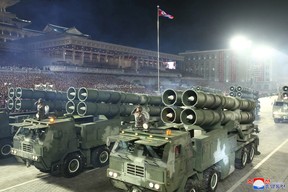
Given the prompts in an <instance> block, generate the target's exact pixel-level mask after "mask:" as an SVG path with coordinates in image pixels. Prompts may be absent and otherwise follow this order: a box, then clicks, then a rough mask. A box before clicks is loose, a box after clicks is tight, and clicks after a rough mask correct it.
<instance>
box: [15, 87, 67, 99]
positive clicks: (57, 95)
mask: <svg viewBox="0 0 288 192" xmlns="http://www.w3.org/2000/svg"><path fill="white" fill-rule="evenodd" d="M15 92H16V98H18V99H39V98H42V99H45V100H67V99H66V93H65V92H58V91H49V90H46V91H45V90H37V89H27V88H21V87H17V88H16V91H15Z"/></svg>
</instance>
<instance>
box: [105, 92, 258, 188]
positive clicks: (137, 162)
mask: <svg viewBox="0 0 288 192" xmlns="http://www.w3.org/2000/svg"><path fill="white" fill-rule="evenodd" d="M162 100H163V103H164V104H165V105H166V106H167V107H165V108H164V109H163V110H162V112H161V118H162V121H163V122H165V125H164V126H159V127H157V129H155V128H156V127H150V131H145V132H143V131H131V130H125V129H124V130H123V131H122V132H121V133H120V134H119V135H118V136H116V138H115V137H113V140H116V142H115V144H114V146H113V148H112V151H111V153H110V163H109V168H108V169H107V176H108V177H109V178H110V179H111V182H112V184H113V185H114V186H115V187H116V188H120V189H123V190H126V191H133V192H142V191H147V190H148V191H161V192H164V191H165V192H168V191H177V192H190V191H205V192H207V191H216V188H217V185H218V182H219V180H221V179H224V178H226V177H227V176H228V175H230V174H231V173H232V172H233V171H234V169H235V168H237V169H242V168H244V167H245V166H246V164H247V163H251V162H252V161H253V158H254V155H255V154H257V153H258V145H259V139H258V136H257V135H256V134H255V133H258V132H259V130H258V126H257V125H254V124H253V121H254V119H255V116H254V110H255V102H254V101H250V100H246V99H239V98H235V97H226V96H223V95H216V94H209V93H204V92H197V91H194V90H187V91H184V92H183V91H174V90H171V89H168V90H166V91H165V92H164V93H163V95H162ZM199 131H200V134H199ZM196 133H198V134H196ZM111 139H112V138H111Z"/></svg>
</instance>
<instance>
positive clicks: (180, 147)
mask: <svg viewBox="0 0 288 192" xmlns="http://www.w3.org/2000/svg"><path fill="white" fill-rule="evenodd" d="M169 128H171V129H169ZM172 129H173V127H161V129H158V130H153V131H152V130H151V131H150V132H145V131H140V130H135V131H132V130H125V131H122V132H121V133H120V135H119V136H116V137H117V138H115V137H114V139H116V142H115V144H114V147H113V149H112V151H111V153H110V163H109V168H108V169H107V176H108V177H109V178H110V179H111V182H112V184H113V185H114V186H115V187H117V188H120V189H123V190H126V191H133V190H134V191H145V190H147V189H148V190H151V191H175V190H176V189H177V186H179V183H181V182H182V181H181V177H178V176H177V175H178V174H185V175H186V174H187V172H190V171H192V169H191V167H190V168H188V169H187V167H186V165H187V163H188V161H190V162H191V166H192V165H193V161H194V160H193V159H190V158H191V156H192V154H193V150H192V143H191V138H190V134H189V132H183V131H179V130H172Z"/></svg>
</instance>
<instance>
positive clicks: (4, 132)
mask: <svg viewBox="0 0 288 192" xmlns="http://www.w3.org/2000/svg"><path fill="white" fill-rule="evenodd" d="M32 115H33V113H9V110H7V109H5V108H3V109H0V122H1V123H0V158H6V157H9V156H10V152H11V148H12V139H13V136H14V134H15V133H16V131H17V130H16V129H15V127H13V126H10V124H9V123H16V122H20V121H22V120H23V119H25V118H27V117H30V116H32Z"/></svg>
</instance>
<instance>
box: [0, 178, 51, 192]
mask: <svg viewBox="0 0 288 192" xmlns="http://www.w3.org/2000/svg"><path fill="white" fill-rule="evenodd" d="M46 177H49V175H45V176H42V177H39V178H37V179H32V180H30V181H26V182H24V183H20V184H18V185H13V186H11V187H7V188H6V189H1V190H0V192H2V191H6V190H9V189H13V188H15V187H19V186H22V185H25V184H28V183H31V182H34V181H37V180H40V179H44V178H46Z"/></svg>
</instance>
